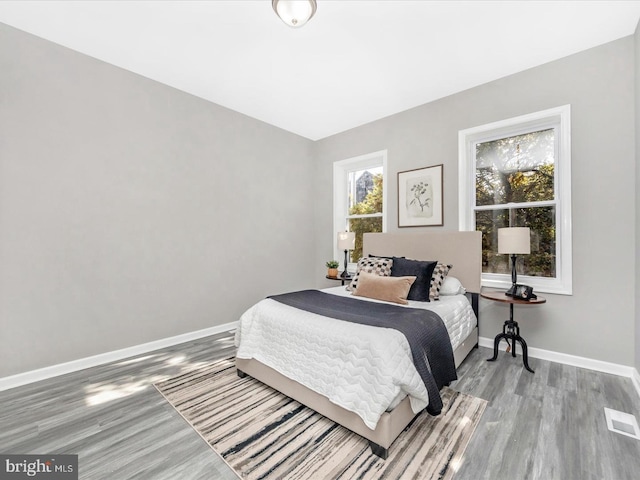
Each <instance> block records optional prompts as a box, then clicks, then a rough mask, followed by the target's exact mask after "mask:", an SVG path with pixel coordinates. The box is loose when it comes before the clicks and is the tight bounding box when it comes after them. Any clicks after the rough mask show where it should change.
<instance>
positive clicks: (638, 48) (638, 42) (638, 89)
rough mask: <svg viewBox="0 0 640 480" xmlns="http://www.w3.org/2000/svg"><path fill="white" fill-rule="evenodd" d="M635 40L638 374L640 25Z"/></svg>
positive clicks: (639, 358)
mask: <svg viewBox="0 0 640 480" xmlns="http://www.w3.org/2000/svg"><path fill="white" fill-rule="evenodd" d="M633 38H634V40H635V45H634V47H635V72H634V73H635V78H634V80H635V84H634V85H635V95H636V97H635V108H636V111H635V140H636V203H635V206H636V209H635V213H636V214H635V224H636V257H635V267H636V278H635V280H636V283H635V286H636V288H635V321H636V334H635V342H636V345H635V346H636V357H635V367H636V370H637V371H638V372H640V255H639V254H638V252H640V23H639V24H638V27H636V33H635V35H634V37H633Z"/></svg>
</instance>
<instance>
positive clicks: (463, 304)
mask: <svg viewBox="0 0 640 480" xmlns="http://www.w3.org/2000/svg"><path fill="white" fill-rule="evenodd" d="M325 291H327V292H329V293H335V294H343V292H344V288H343V287H336V288H332V289H326V290H325ZM347 294H348V292H347ZM456 297H459V298H458V299H457V300H455V299H454V297H447V298H446V301H439V302H429V303H422V302H411V303H410V305H408V306H409V307H416V306H420V307H426V308H429V307H431V308H430V309H432V310H436V312H437V313H438V314H439V315H440V316H441V317H442V318H443V320H444V321H445V325H446V326H447V330H448V331H449V334H450V336H452V337H459V340H462V339H464V338H465V337H466V336H467V335H468V333H469V332H470V331H471V330H472V329H473V327H474V326H475V315H474V314H473V310H472V309H471V306H470V305H469V302H468V301H467V299H466V298H465V297H464V295H459V296H456ZM354 298H356V297H354ZM357 298H358V299H359V300H360V299H362V297H357ZM362 301H369V300H364V299H362ZM374 301H375V300H374ZM447 305H448V306H447ZM447 312H449V313H447ZM447 319H448V320H449V321H447ZM448 323H449V324H450V325H448ZM460 324H468V325H469V326H468V327H461V326H460ZM465 332H466V333H465ZM452 334H453V335H452ZM235 343H236V346H237V347H238V352H237V356H238V357H239V358H246V359H249V358H255V359H256V360H258V361H260V362H262V363H263V364H265V365H267V366H269V367H271V368H274V369H275V370H277V371H279V372H280V373H282V374H283V375H285V376H286V377H288V378H291V379H292V380H295V381H297V382H299V383H301V384H303V385H305V386H307V387H308V388H310V389H311V390H314V391H315V392H317V393H320V394H322V395H324V396H326V397H327V398H329V399H330V400H331V401H332V402H333V403H335V404H336V405H339V406H341V407H343V408H345V409H347V410H349V411H352V412H354V413H356V414H358V415H359V416H360V417H361V418H362V420H363V421H364V423H365V424H366V425H367V426H368V427H369V428H371V429H375V427H376V424H377V423H378V420H379V419H380V416H381V415H382V414H383V413H384V411H385V410H387V408H389V406H390V405H392V404H393V403H394V402H395V403H397V399H399V398H402V397H404V395H409V399H410V402H411V407H412V409H413V411H414V412H415V413H418V412H419V411H421V410H422V409H424V408H425V407H426V406H427V405H428V403H429V396H428V394H427V390H426V388H425V386H424V383H423V382H422V379H421V378H420V375H419V374H418V372H417V370H416V369H415V367H414V365H413V361H412V357H411V350H410V348H409V344H408V342H407V340H406V338H405V337H404V335H403V334H402V333H400V332H399V331H397V330H393V329H387V328H379V327H371V326H367V325H360V324H354V323H350V322H345V321H342V320H337V319H333V318H328V317H323V316H321V315H317V314H314V313H310V312H305V311H302V310H298V309H297V308H293V307H290V306H288V305H284V304H281V303H279V302H277V301H275V300H271V299H265V300H262V301H260V302H258V303H257V304H256V305H254V306H253V307H251V308H250V309H249V310H247V311H246V312H245V313H244V314H243V315H242V317H241V318H240V325H239V327H238V329H237V330H236V336H235ZM456 346H457V345H456V344H455V342H454V348H455V347H456Z"/></svg>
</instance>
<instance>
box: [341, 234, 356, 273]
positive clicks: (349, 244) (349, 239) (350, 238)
mask: <svg viewBox="0 0 640 480" xmlns="http://www.w3.org/2000/svg"><path fill="white" fill-rule="evenodd" d="M354 248H356V232H338V250H344V271H343V272H342V274H341V275H340V278H351V275H349V272H347V265H348V262H347V256H348V254H349V250H353V249H354Z"/></svg>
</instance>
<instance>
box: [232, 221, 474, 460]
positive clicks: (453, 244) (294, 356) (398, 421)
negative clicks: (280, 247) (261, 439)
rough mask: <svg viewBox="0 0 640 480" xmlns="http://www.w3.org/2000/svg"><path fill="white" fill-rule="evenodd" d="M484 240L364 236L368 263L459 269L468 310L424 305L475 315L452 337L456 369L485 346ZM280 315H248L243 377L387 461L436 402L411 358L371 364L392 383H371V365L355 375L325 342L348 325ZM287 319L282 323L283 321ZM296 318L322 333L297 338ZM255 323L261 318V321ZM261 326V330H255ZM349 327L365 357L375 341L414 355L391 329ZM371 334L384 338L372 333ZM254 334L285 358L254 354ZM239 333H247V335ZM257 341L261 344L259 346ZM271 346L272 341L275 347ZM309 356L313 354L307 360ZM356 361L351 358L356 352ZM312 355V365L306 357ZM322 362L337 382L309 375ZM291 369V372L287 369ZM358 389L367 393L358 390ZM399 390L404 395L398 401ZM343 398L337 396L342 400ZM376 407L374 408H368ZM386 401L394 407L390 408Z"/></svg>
mask: <svg viewBox="0 0 640 480" xmlns="http://www.w3.org/2000/svg"><path fill="white" fill-rule="evenodd" d="M481 239H482V237H481V233H480V232H438V233H369V234H365V236H364V248H363V256H365V257H366V256H369V255H373V256H387V257H405V258H407V259H415V260H438V261H439V262H442V263H446V264H450V265H453V268H452V270H451V273H450V275H452V276H455V278H456V279H458V280H459V281H460V282H461V283H462V285H463V286H464V287H465V289H466V294H465V295H463V296H462V297H463V300H462V302H463V303H466V306H463V304H462V303H460V299H459V298H457V299H452V298H446V299H445V297H442V300H438V301H435V302H429V303H427V304H425V305H426V306H427V308H428V309H431V310H434V309H435V310H436V311H437V313H438V315H441V316H442V315H444V316H446V315H447V314H446V311H447V309H449V308H450V305H449V304H452V303H453V302H457V304H456V305H457V306H455V307H454V309H457V310H461V309H466V310H470V311H471V312H472V313H471V314H470V315H468V314H467V313H464V316H465V317H467V318H468V320H467V322H472V324H470V325H467V327H464V328H462V330H460V329H459V328H458V327H456V331H457V332H458V333H460V331H462V332H463V333H462V336H460V335H458V338H455V343H454V340H453V337H454V336H453V335H452V332H451V331H449V335H450V337H451V339H452V344H453V345H451V346H450V347H449V348H451V347H453V359H454V363H455V367H456V368H457V367H458V366H459V365H460V363H462V361H463V360H464V359H465V358H466V356H467V355H468V354H469V353H470V352H471V350H472V349H473V348H474V347H475V346H477V344H478V327H477V316H478V308H477V307H478V295H479V292H480V276H481ZM454 272H455V273H454ZM325 293H326V294H329V295H335V296H337V297H341V296H342V297H343V296H345V295H349V292H345V290H344V287H334V288H331V289H326V290H325V291H324V292H323V294H325ZM456 297H459V296H456ZM331 298H333V297H331ZM349 300H350V299H349ZM361 300H363V301H364V302H365V303H366V302H367V301H370V302H371V300H369V299H361ZM267 301H268V300H267ZM350 301H351V300H350ZM263 302H265V301H263ZM373 302H375V300H373ZM271 303H277V302H271ZM384 303H386V302H384ZM409 303H410V304H409V305H408V307H411V309H415V308H414V307H417V306H418V305H417V304H416V303H415V302H409ZM420 303H422V302H420ZM261 304H262V302H259V304H257V305H256V306H254V307H252V308H258V306H260V305H261ZM429 304H431V305H429ZM277 308H279V309H280V310H274V311H270V313H269V315H271V317H273V318H266V316H265V319H264V320H262V319H261V317H260V315H262V314H257V313H256V312H254V311H252V310H251V309H250V311H248V312H247V313H246V314H245V315H243V318H242V319H241V322H240V326H239V329H238V331H237V332H236V344H237V346H238V347H239V348H238V354H237V356H236V367H237V370H238V375H240V376H245V375H250V376H251V377H253V378H255V379H257V380H260V381H261V382H263V383H265V384H267V385H269V386H271V387H272V388H274V389H276V390H278V391H280V392H282V393H284V394H285V395H287V396H289V397H291V398H293V399H294V400H297V401H298V402H300V403H302V404H304V405H306V406H308V407H310V408H312V409H313V410H315V411H317V412H318V413H320V414H322V415H324V416H326V417H327V418H330V419H331V420H333V421H335V422H336V423H338V424H340V425H342V426H344V427H346V428H348V429H349V430H351V431H353V432H355V433H357V434H359V435H361V436H363V437H364V438H366V439H367V440H369V443H370V445H371V449H372V451H373V453H375V454H376V455H378V456H380V457H382V458H386V457H387V454H388V449H389V447H390V446H391V444H392V442H393V441H394V440H395V439H396V438H397V436H398V435H399V434H400V433H401V432H402V431H403V430H404V429H405V428H406V426H407V425H409V424H410V423H411V421H412V420H413V419H414V417H415V416H416V415H417V413H416V412H418V413H419V412H420V411H421V410H422V409H424V407H425V405H427V404H428V403H429V400H430V398H429V394H428V392H424V391H423V390H424V384H421V385H422V387H421V386H420V384H419V382H418V383H416V380H415V374H414V371H415V368H414V367H412V366H409V365H405V364H403V363H402V362H405V360H404V357H401V356H400V355H399V354H396V353H392V354H391V355H392V356H391V357H390V358H393V359H394V360H393V362H389V361H388V360H386V361H382V362H378V363H375V360H376V359H374V361H373V363H372V364H371V365H373V364H375V365H376V367H375V368H373V370H376V369H377V368H380V372H377V371H374V372H373V373H374V374H377V373H380V374H381V375H382V377H383V378H384V379H385V380H384V382H388V383H389V384H388V385H387V384H386V383H384V382H382V381H381V380H379V379H377V378H376V379H374V380H367V378H368V377H367V375H368V374H369V373H371V372H369V370H371V369H372V368H368V367H370V364H369V363H367V364H366V367H365V368H363V367H362V365H356V367H357V368H355V369H354V365H351V363H353V362H351V358H352V356H348V357H345V359H346V360H347V361H348V362H347V363H349V365H346V364H345V365H343V364H341V363H340V362H343V361H345V359H343V358H342V357H341V358H336V357H338V355H336V352H342V350H343V346H341V345H337V346H336V345H334V342H336V339H335V338H331V340H327V338H325V336H326V337H329V336H330V335H334V334H337V333H336V332H337V331H338V330H340V329H341V328H343V327H344V324H345V323H347V322H341V321H340V320H336V319H326V318H325V317H321V318H317V317H314V315H316V314H315V313H310V312H302V311H298V310H296V309H295V308H293V307H291V306H287V305H284V306H282V307H280V306H278V307H277ZM367 308H368V307H367ZM380 308H383V307H380ZM466 310H465V311H466ZM280 312H281V318H278V317H279V315H280ZM294 314H295V315H294ZM267 316H268V315H267ZM293 316H295V317H296V319H298V316H299V318H301V319H303V322H302V323H304V324H306V325H310V326H311V328H316V330H315V331H314V330H311V331H312V332H313V335H309V334H308V332H307V333H306V334H304V335H301V336H300V338H297V337H296V335H298V333H297V332H295V331H291V330H287V328H288V327H287V325H288V324H289V323H290V322H292V321H293V320H292V319H291V318H289V317H293ZM254 317H255V318H256V319H255V320H254ZM247 318H250V319H251V320H248V319H247ZM443 319H444V317H443ZM261 321H264V322H265V324H264V325H265V326H263V327H262V328H261V327H260V322H261ZM297 321H299V320H297ZM314 321H322V322H328V323H322V325H321V326H320V325H316V324H314V323H313V322H314ZM266 322H272V323H266ZM336 322H338V323H336ZM254 323H255V324H256V325H257V326H254ZM445 325H447V329H448V330H450V327H449V325H448V324H447V321H445ZM344 328H347V327H344ZM348 328H359V329H360V330H355V331H352V330H349V332H351V333H349V334H347V337H349V338H350V339H351V342H353V343H354V344H357V345H356V346H357V348H358V349H359V350H358V352H359V354H361V353H362V352H365V353H366V348H368V347H366V348H365V347H363V345H365V346H366V345H369V344H368V343H367V342H369V341H370V342H372V343H381V342H383V343H385V344H386V347H388V346H389V345H391V346H392V348H396V349H400V350H402V349H405V350H406V349H408V348H409V347H408V345H406V344H407V342H406V339H405V340H404V345H400V344H401V343H402V342H401V341H400V340H397V338H398V336H399V337H400V338H403V337H402V335H403V334H402V333H400V332H396V331H395V330H393V331H392V332H395V333H385V335H390V337H388V338H387V337H385V339H384V340H381V334H380V333H379V332H380V331H381V330H384V331H385V332H389V331H391V330H389V329H378V328H377V327H370V326H365V325H356V326H354V327H348ZM366 329H368V330H366ZM371 329H374V330H375V332H378V333H372V331H371ZM249 331H257V332H261V333H262V335H263V336H259V337H257V338H258V340H257V342H258V344H259V346H258V347H256V348H257V350H256V351H262V350H264V351H268V349H269V348H270V347H272V350H273V351H277V355H278V357H276V356H275V354H274V355H272V356H269V355H266V354H265V355H262V354H256V353H253V352H252V347H251V342H252V340H251V337H250V335H249ZM240 332H243V333H242V334H241V333H240ZM326 332H330V333H326ZM345 332H346V330H345ZM353 332H355V333H353ZM338 333H339V332H338ZM393 335H395V337H393ZM396 340H397V343H398V345H397V346H396ZM340 341H341V342H343V341H345V340H343V339H342V337H341V339H340ZM253 342H254V343H256V341H255V340H254V341H253ZM270 342H273V345H271V344H270ZM282 342H285V343H282ZM301 345H302V346H303V347H301ZM326 345H330V347H331V348H329V349H327V348H325V347H326ZM374 347H375V346H374V345H372V346H371V350H372V351H373V352H374V353H375V355H374V356H376V357H377V356H379V355H378V354H377V353H376V352H377V351H376V350H375V348H378V347H375V348H374ZM386 347H385V348H386ZM304 352H314V353H313V354H309V355H305V354H304ZM385 354H386V353H385ZM334 355H335V356H334ZM349 355H352V354H351V353H349ZM307 356H308V357H309V359H307V358H306V357H307ZM409 356H410V353H409ZM318 358H322V359H323V363H326V364H327V366H328V367H326V368H327V370H326V371H328V372H333V376H334V377H335V378H328V376H327V375H326V374H325V375H324V376H323V375H322V370H321V369H317V370H316V371H317V374H316V375H315V376H309V375H307V377H305V376H304V372H305V371H306V372H309V371H314V368H316V367H315V366H314V365H313V362H317V361H318ZM306 362H310V364H309V365H307V364H306ZM367 362H369V359H367ZM410 363H411V362H410ZM287 365H289V366H288V367H287ZM358 369H359V370H358ZM350 370H354V371H356V372H360V373H358V374H357V377H358V378H360V377H361V378H362V379H364V380H363V381H362V385H361V386H358V385H355V381H354V382H352V381H351V380H353V379H354V378H355V377H354V376H353V375H354V373H353V372H352V373H349V371H350ZM343 374H344V377H343ZM349 375H351V377H349ZM315 377H318V378H320V380H321V381H319V382H317V381H315V380H317V378H315ZM392 377H393V378H392ZM418 378H420V377H418ZM367 382H368V383H367ZM319 384H322V385H319ZM359 388H363V389H364V390H358V389H359ZM398 389H399V390H400V392H399V393H398V394H397V395H396V392H398ZM345 390H346V393H345ZM336 391H338V393H335V392H336ZM425 394H426V395H425ZM425 396H426V402H425ZM378 397H381V398H378ZM391 397H393V400H391V401H390V398H391ZM431 400H432V402H433V401H434V400H435V398H434V397H433V396H432V397H431ZM369 402H370V403H371V405H373V406H371V405H369ZM385 402H388V405H387V404H386V403H385ZM363 403H364V410H365V411H364V412H363V411H361V410H362V405H361V404H363ZM355 404H358V408H360V410H358V408H354V405H355ZM369 410H371V412H369ZM371 418H374V420H373V421H372V420H371Z"/></svg>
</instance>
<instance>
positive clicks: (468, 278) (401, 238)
mask: <svg viewBox="0 0 640 480" xmlns="http://www.w3.org/2000/svg"><path fill="white" fill-rule="evenodd" d="M363 243H364V245H363V252H362V253H363V255H364V256H368V255H370V254H371V255H376V256H386V257H391V256H395V257H406V258H410V259H413V260H437V261H438V262H440V263H446V264H451V265H453V268H452V269H451V272H450V273H449V274H450V275H452V276H454V277H456V278H457V279H458V280H460V282H462V285H464V287H465V288H466V289H467V292H472V293H480V278H481V275H482V233H481V232H435V233H365V234H364V240H363Z"/></svg>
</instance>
